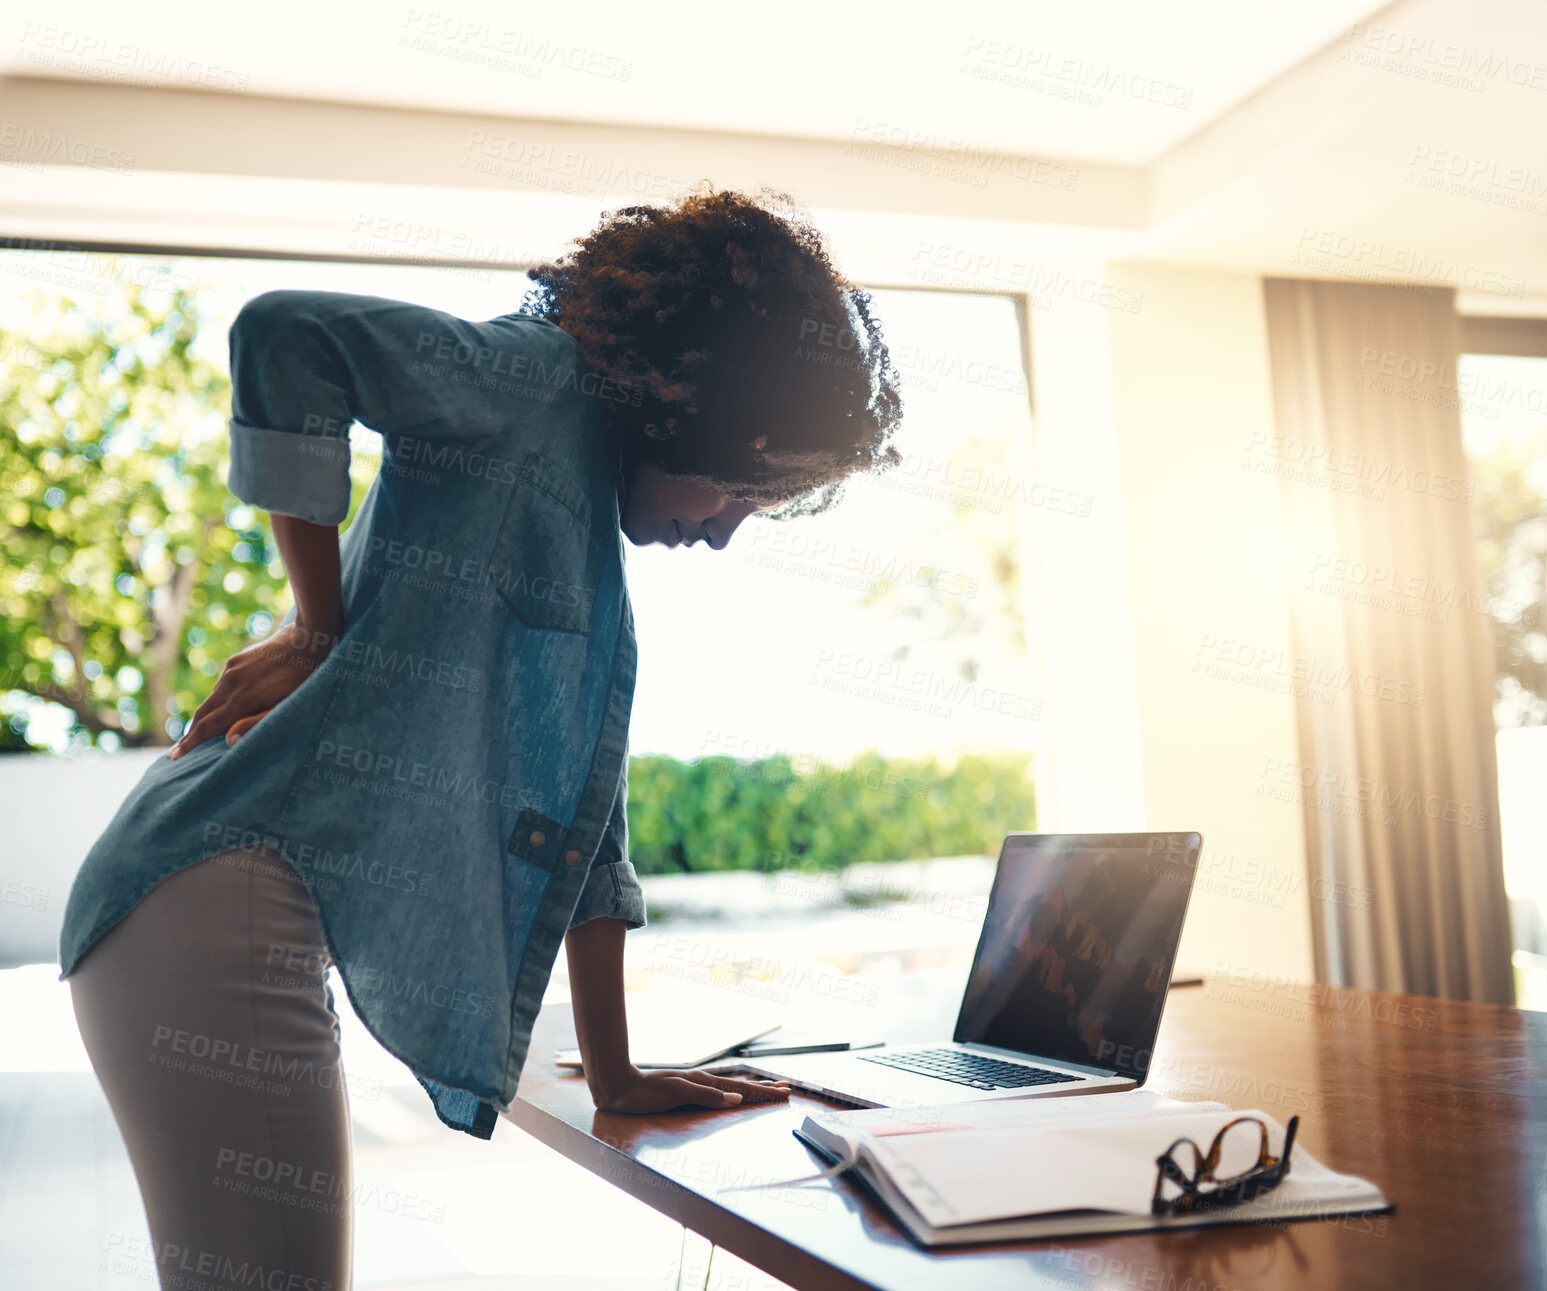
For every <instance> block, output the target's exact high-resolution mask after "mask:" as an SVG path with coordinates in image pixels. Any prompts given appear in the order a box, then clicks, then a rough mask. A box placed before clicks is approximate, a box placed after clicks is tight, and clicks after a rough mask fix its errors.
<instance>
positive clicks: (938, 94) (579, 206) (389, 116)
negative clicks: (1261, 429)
mask: <svg viewBox="0 0 1547 1291" xmlns="http://www.w3.org/2000/svg"><path fill="white" fill-rule="evenodd" d="M764 12H765V13H766V14H767V15H768V17H767V18H766V19H765V26H764V27H762V28H753V27H751V26H750V25H749V24H748V21H747V11H746V10H732V9H729V8H711V7H710V6H709V5H707V4H702V3H697V2H695V3H692V4H678V5H676V6H674V7H673V8H671V9H670V10H669V11H666V12H664V16H663V11H662V10H661V8H660V7H658V6H657V7H649V6H641V5H637V4H634V5H629V6H623V5H621V4H616V3H614V2H613V0H606V2H605V3H592V4H588V5H585V6H584V7H582V8H576V9H573V10H570V11H568V12H561V11H559V10H557V9H553V10H551V11H548V12H544V13H542V14H541V15H540V16H538V17H533V16H529V15H528V14H527V12H526V11H520V12H518V11H516V10H510V11H503V10H500V9H498V8H497V7H496V6H494V5H492V4H488V3H482V2H481V0H468V2H467V3H461V0H458V4H457V7H456V9H455V11H454V12H451V11H445V12H442V11H437V10H434V9H430V8H428V7H425V8H418V7H412V6H408V5H398V6H395V7H394V6H367V5H364V4H358V3H357V4H337V3H336V4H332V5H313V6H303V5H300V4H298V3H295V0H278V2H277V3H268V4H264V5H262V6H255V7H252V8H249V9H247V10H245V11H243V12H242V13H241V14H240V15H237V16H235V17H228V16H226V15H224V14H222V13H219V12H217V11H212V10H211V9H209V8H207V7H206V8H201V7H195V6H194V5H192V4H189V3H186V0H176V2H175V3H172V4H169V5H161V6H159V7H158V8H157V9H156V10H155V11H154V13H152V12H150V11H146V10H141V11H134V10H130V9H128V8H125V7H124V6H122V5H121V4H114V5H108V4H105V3H100V2H99V0H87V2H84V3H74V4H71V5H69V7H68V11H67V14H64V13H62V14H61V16H58V17H54V18H48V19H45V18H42V17H39V16H36V15H37V11H36V10H34V11H33V14H32V16H28V15H27V13H26V12H25V11H24V10H21V9H14V10H13V11H12V13H11V14H10V15H9V16H6V17H0V55H3V57H0V159H4V153H5V147H4V145H5V143H6V139H5V137H4V132H5V131H7V130H9V129H12V128H13V126H14V125H16V124H17V123H23V124H25V126H26V128H27V129H30V130H32V131H33V134H34V137H40V138H57V139H68V140H71V141H72V142H74V143H76V144H79V143H82V142H85V143H90V144H98V145H103V146H109V147H112V146H117V147H119V148H121V149H123V150H125V151H126V152H127V153H129V154H132V155H133V156H134V159H135V160H134V165H133V166H132V167H131V168H130V170H129V171H128V172H126V173H123V174H117V173H113V172H111V171H104V170H102V169H100V168H93V167H90V166H82V165H73V166H72V165H61V164H46V165H37V164H22V165H17V166H8V167H3V168H0V175H3V183H0V234H10V235H13V236H15V235H20V236H26V237H39V238H59V239H79V240H82V241H106V242H117V243H120V244H121V243H125V242H128V243H143V244H154V245H182V246H205V247H225V248H235V249H250V250H257V249H267V250H274V251H280V250H282V251H289V252H293V253H302V252H311V253H314V254H318V255H345V256H347V255H350V254H366V255H388V254H396V255H400V256H402V255H407V256H409V257H411V258H412V257H415V256H422V257H425V258H428V259H435V258H437V256H438V257H439V258H441V259H443V260H444V259H453V260H454V259H458V258H472V259H475V260H482V261H483V262H485V263H489V262H496V263H502V262H504V261H505V260H507V259H509V258H511V257H512V256H516V257H519V256H521V255H523V254H526V253H532V254H547V253H549V252H551V251H552V250H555V249H556V248H557V247H558V246H559V245H560V244H562V242H563V241H564V240H565V239H567V238H569V237H571V236H574V235H575V234H576V233H578V232H581V231H583V229H584V228H585V227H588V226H589V224H590V223H591V222H592V220H593V219H594V217H595V215H596V214H597V213H598V212H599V211H600V210H601V209H602V208H603V207H604V206H606V205H615V204H616V203H617V200H618V198H619V197H620V196H623V195H628V194H630V193H633V194H637V193H638V189H637V187H635V188H632V189H631V188H629V187H626V186H623V187H620V186H614V187H613V188H611V189H610V190H608V191H607V192H605V193H603V192H601V191H600V188H599V187H597V186H594V185H593V187H597V191H595V192H587V193H582V192H579V191H576V190H575V189H574V188H573V187H571V188H569V189H566V188H565V187H564V185H563V182H562V181H563V179H564V177H565V173H566V172H565V171H564V163H565V162H566V161H573V160H574V159H576V158H579V159H580V160H581V161H582V162H583V163H584V164H586V165H588V166H589V165H591V164H593V163H596V164H600V165H604V166H610V165H612V164H613V163H614V162H617V161H618V160H619V159H626V162H627V165H628V166H629V167H631V168H632V172H633V173H635V174H639V173H643V174H644V175H645V176H646V177H649V176H655V177H657V178H661V177H664V178H668V179H670V180H672V181H673V182H674V183H675V182H676V181H678V180H682V179H687V180H691V179H694V178H697V177H700V176H704V177H709V178H712V179H713V180H714V182H716V183H717V184H723V185H729V186H736V187H748V186H750V185H753V184H757V183H762V182H768V183H771V184H773V185H774V186H776V187H781V188H785V189H787V190H788V191H790V192H792V193H794V194H795V196H796V197H797V199H798V200H800V201H802V202H803V203H804V204H805V205H807V206H808V207H809V208H810V209H811V210H812V212H813V215H814V216H816V217H817V218H818V222H819V225H820V226H821V227H823V228H824V230H826V231H827V232H828V233H829V235H830V237H831V238H832V241H833V245H834V248H835V251H836V252H837V253H838V256H839V262H840V264H842V265H843V266H844V267H845V269H846V270H847V271H848V272H850V273H851V274H853V275H854V276H855V277H858V278H861V279H864V280H866V281H871V282H875V283H891V284H898V285H909V284H924V283H929V284H932V285H944V286H958V287H963V288H977V289H982V290H1008V289H1013V288H1014V287H1015V286H1016V285H1017V281H1018V280H1019V281H1021V283H1022V285H1024V281H1023V280H1024V278H1025V276H1026V274H1025V269H1026V266H1027V265H1028V264H1033V263H1043V262H1048V261H1074V260H1078V261H1083V262H1088V263H1089V264H1090V265H1091V266H1094V267H1093V268H1092V269H1090V270H1089V272H1091V273H1097V274H1099V272H1100V269H1099V266H1100V264H1101V263H1102V262H1105V261H1111V260H1139V261H1147V262H1152V263H1177V264H1187V265H1197V266H1211V267H1215V268H1220V269H1228V270H1239V271H1243V272H1249V273H1261V274H1284V275H1289V276H1303V277H1333V278H1351V279H1371V278H1376V279H1378V278H1387V279H1389V278H1403V279H1408V280H1417V281H1420V282H1432V283H1434V284H1435V285H1454V286H1457V287H1459V288H1460V289H1461V293H1462V301H1463V308H1468V309H1471V310H1473V311H1474V312H1485V313H1510V312H1516V313H1534V314H1547V5H1544V4H1543V3H1542V0H1398V3H1395V4H1391V5H1388V6H1386V7H1385V8H1383V9H1380V10H1378V11H1372V6H1371V5H1370V4H1368V3H1353V2H1352V0H1343V2H1339V0H1310V2H1309V3H1306V4H1301V5H1296V6H1285V5H1264V4H1258V5H1251V6H1247V5H1242V4H1241V3H1240V0H1235V2H1234V3H1231V4H1225V3H1214V2H1213V0H1188V2H1187V3H1184V4H1182V5H1180V6H1178V5H1172V6H1168V7H1164V8H1162V7H1161V6H1156V5H1154V4H1152V3H1150V4H1139V3H1132V2H1130V0H1122V2H1121V3H1112V4H1106V5H1102V6H1078V5H1068V4H1063V5H1059V6H1053V5H1050V4H1046V3H1038V4H1035V5H1032V6H1027V5H1024V4H1020V5H1015V4H1003V3H976V4H956V5H951V6H938V5H934V4H931V5H930V6H928V7H925V6H921V5H919V4H917V2H916V0H910V3H909V4H908V5H905V6H902V7H898V6H896V5H893V6H890V7H887V8H884V9H883V8H881V7H879V6H877V7H872V6H864V7H861V6H856V5H831V6H828V8H827V9H825V10H821V11H819V12H818V13H817V16H815V17H813V16H811V11H810V10H806V9H789V8H781V9H773V8H769V9H767V10H765V11H764ZM995 41H998V42H1003V44H1002V45H994V44H992V43H991V42H995ZM974 42H977V43H976V44H974ZM502 47H503V48H504V49H505V50H507V51H508V52H507V53H506V54H504V55H503V57H505V58H506V59H507V60H508V62H507V65H506V66H504V67H503V68H495V67H491V66H490V65H489V59H490V58H491V57H494V56H497V55H499V51H500V50H501V48H502ZM1026 49H1031V50H1032V53H1031V55H1029V56H1028V55H1025V54H1022V53H1018V52H1017V51H1018V50H1022V51H1023V50H1026ZM972 50H976V51H978V56H976V57H973V56H972V55H971V51H972ZM468 53H476V54H478V55H480V56H481V57H482V58H483V60H484V62H483V63H482V64H481V65H480V64H479V63H476V62H474V61H471V60H470V59H468V58H466V57H459V56H458V55H459V54H468ZM1028 57H1029V58H1031V59H1032V60H1034V65H1032V66H1030V67H1028V68H1026V69H1025V70H1023V71H1022V72H1020V73H1014V74H1019V75H1025V76H1030V77H1037V76H1039V75H1040V77H1041V79H1040V80H1038V81H1037V83H1036V84H1035V85H1034V86H1031V87H1026V86H1018V85H1011V84H1005V83H998V82H990V81H987V80H984V79H983V78H982V77H980V76H975V75H972V74H971V69H972V68H974V67H975V68H977V69H978V70H980V71H981V70H983V69H988V70H995V71H1000V70H1002V71H1004V73H1005V74H1006V75H1010V74H1012V71H1011V68H1009V67H1007V66H1006V63H1009V64H1015V63H1017V62H1022V63H1024V62H1026V61H1027V58H1028ZM516 63H519V64H520V65H519V66H515V65H514V64H516ZM571 64H573V66H571ZM964 67H966V68H967V69H968V70H966V71H964V70H963V69H964ZM587 68H590V69H591V70H585V69H587ZM577 69H578V70H577ZM7 73H9V74H10V76H9V77H8V76H7ZM532 73H536V74H535V75H533V74H532ZM37 77H53V78H74V80H73V81H72V80H69V79H66V80H55V81H53V82H41V81H37V80H28V79H22V78H37ZM85 80H89V81H95V82H97V83H98V86H97V88H96V89H92V88H90V87H85V86H80V85H79V84H78V82H79V81H85ZM104 83H105V84H106V85H107V86H112V85H115V84H116V85H124V84H127V85H128V86H131V87H135V86H162V87H168V88H169V89H171V90H173V91H178V92H176V93H168V92H166V90H165V89H160V90H153V91H147V90H144V89H123V90H121V91H117V92H114V93H108V92H106V91H105V89H104ZM1082 85H1083V86H1085V87H1086V88H1084V89H1082V88H1081V86H1082ZM198 89H204V90H210V89H214V90H223V91H227V92H228V93H224V94H220V95H217V96H210V95H208V94H205V95H202V96H201V95H197V94H190V93H187V92H186V91H189V90H198ZM231 91H235V93H231ZM1146 91H1152V92H1153V95H1154V97H1155V98H1156V99H1157V100H1158V101H1156V102H1149V101H1146V100H1145V98H1144V97H1143V95H1144V93H1145V92H1146ZM1080 94H1087V95H1088V94H1094V95H1096V96H1099V99H1100V102H1099V104H1091V103H1087V102H1081V101H1079V99H1078V96H1079V95H1080ZM1184 94H1185V95H1187V96H1189V97H1188V98H1187V105H1186V106H1185V107H1184V106H1182V96H1183V95H1184ZM1070 96H1074V97H1070ZM305 100H310V101H312V102H311V103H310V104H308V103H307V102H305ZM319 100H320V101H322V102H318V101H319ZM366 104H370V105H377V106H373V107H370V108H365V107H361V106H351V105H366ZM458 114H463V115H458ZM469 114H471V115H469ZM478 130H486V131H501V130H506V131H509V132H510V135H511V137H512V138H519V140H520V141H521V142H522V144H523V146H528V145H531V146H537V145H540V146H541V147H542V148H543V149H545V150H546V151H544V152H543V154H542V155H541V156H539V157H538V158H537V159H535V160H533V161H531V162H530V163H527V162H521V163H517V164H507V163H506V162H505V161H504V160H503V159H502V160H501V162H500V165H499V167H498V168H497V173H495V174H474V173H471V172H470V171H469V170H467V169H465V168H464V167H465V163H466V161H467V160H468V158H469V152H468V144H467V141H468V140H469V138H470V137H471V134H472V133H473V132H475V131H478ZM884 144H892V145H907V146H904V147H895V146H894V147H891V148H886V147H884V146H882V145H884ZM856 145H865V150H864V154H863V155H861V151H860V149H859V148H857V147H856ZM872 145H874V146H872ZM984 149H998V150H1005V151H1007V152H1009V153H1011V154H1015V156H1012V157H1011V159H1010V160H1011V161H1014V162H1018V163H1026V162H1030V161H1033V160H1034V159H1035V158H1039V157H1041V158H1060V159H1064V160H1063V161H1062V162H1061V163H1060V164H1061V165H1066V166H1067V167H1068V168H1069V173H1072V174H1074V175H1075V176H1076V177H1077V183H1071V184H1070V185H1069V186H1068V187H1067V188H1060V187H1058V186H1055V185H1051V184H1047V183H1043V182H1028V181H1026V180H1025V178H1024V176H1023V177H1021V178H1015V177H1012V176H1010V175H1008V174H1006V173H1004V172H1003V171H1001V170H1000V169H998V168H997V166H998V162H1000V161H1003V160H1004V157H1003V154H1002V153H1001V154H1000V155H999V156H997V157H993V158H985V156H984V155H983V153H982V152H981V151H979V150H984ZM23 160H24V161H25V160H26V159H25V158H24V159H23ZM989 163H992V164H989ZM603 187H604V186H603ZM367 216H372V217H373V218H372V219H367V218H366V217H367ZM374 217H385V218H386V219H387V220H388V221H389V222H390V223H391V224H392V227H393V230H394V231H395V232H398V231H401V230H407V231H408V233H407V236H406V237H398V238H397V239H396V240H394V239H393V238H388V239H386V240H383V239H380V238H373V237H372V236H371V233H372V228H373V227H374V224H375V223H377V222H379V220H378V219H376V218H374ZM362 229H363V230H364V231H363V232H362ZM479 249H483V250H484V251H485V252H487V254H484V255H482V256H480V255H479V254H478V252H479ZM926 249H927V251H928V253H927V254H926ZM942 249H944V250H945V251H947V252H948V253H949V254H948V256H947V257H946V258H948V259H949V260H950V261H951V262H952V263H958V262H959V263H965V264H968V265H972V266H979V265H982V266H987V267H986V268H981V269H980V268H972V269H969V271H967V272H966V273H962V274H956V273H954V272H952V273H947V274H938V273H935V272H934V264H935V263H936V262H938V261H939V260H940V259H941V258H942V257H941V252H942Z"/></svg>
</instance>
